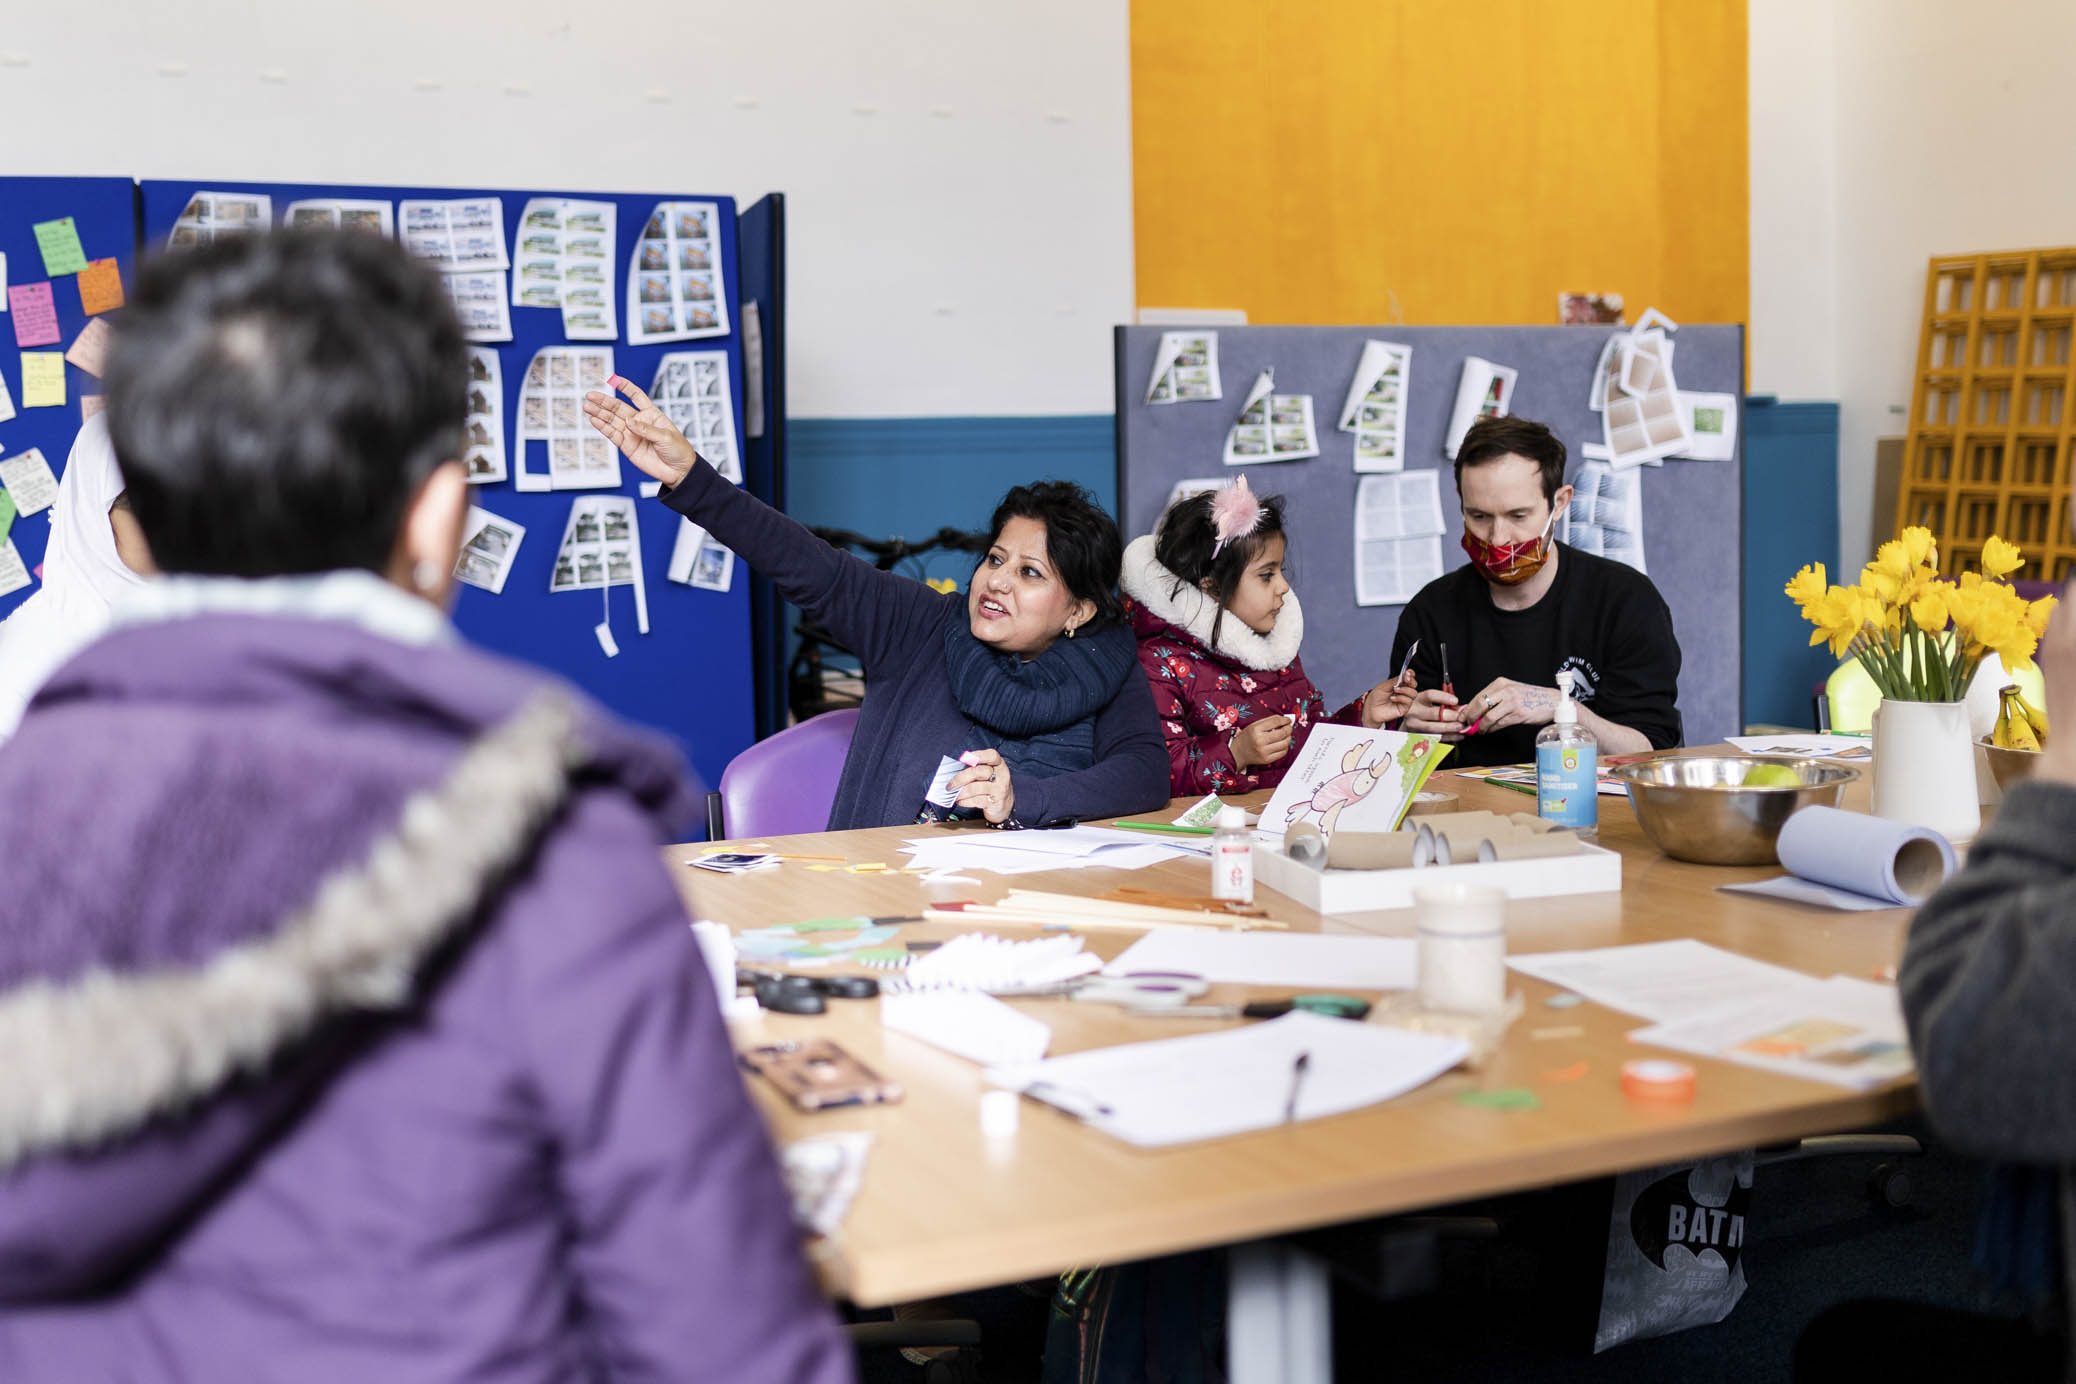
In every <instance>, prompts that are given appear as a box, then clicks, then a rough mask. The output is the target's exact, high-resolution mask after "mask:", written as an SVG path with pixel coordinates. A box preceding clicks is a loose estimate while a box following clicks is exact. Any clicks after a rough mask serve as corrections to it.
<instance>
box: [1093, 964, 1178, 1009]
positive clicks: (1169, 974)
mask: <svg viewBox="0 0 2076 1384" xmlns="http://www.w3.org/2000/svg"><path fill="white" fill-rule="evenodd" d="M1210 988H1211V982H1210V981H1208V980H1206V979H1204V978H1203V977H1202V976H1200V975H1196V974H1195V973H1193V972H1190V971H1128V972H1126V973H1125V974H1124V975H1121V976H1103V975H1097V976H1090V977H1089V978H1088V979H1087V980H1085V981H1083V982H1082V983H1081V984H1080V985H1078V986H1076V987H1075V989H1074V998H1075V999H1077V1000H1086V1001H1088V1002H1089V1003H1091V1004H1117V1005H1123V1006H1124V1007H1125V1008H1127V1009H1131V1010H1168V1009H1180V1008H1181V1007H1182V1006H1184V1005H1186V1004H1188V1003H1189V1002H1190V1001H1191V1000H1193V999H1195V998H1197V997H1198V996H1199V995H1201V994H1203V993H1204V992H1205V991H1206V990H1209V989H1210Z"/></svg>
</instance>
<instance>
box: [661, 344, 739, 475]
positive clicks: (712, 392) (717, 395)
mask: <svg viewBox="0 0 2076 1384" xmlns="http://www.w3.org/2000/svg"><path fill="white" fill-rule="evenodd" d="M649 397H650V398H651V399H652V400H654V401H655V403H656V406H657V407H658V408H660V409H662V410H663V412H664V415H665V416H666V417H668V418H669V419H670V421H671V422H673V423H675V424H677V426H678V431H679V432H682V433H683V434H684V435H685V439H686V440H687V441H688V442H690V443H691V444H692V446H693V449H694V450H696V451H697V452H698V453H699V454H700V455H701V456H703V457H705V458H706V459H707V462H708V463H709V464H710V465H711V466H712V467H713V468H714V469H715V470H716V471H719V472H720V473H721V475H722V477H723V479H726V480H729V481H732V482H734V483H735V484H737V485H741V484H742V459H741V451H742V449H741V447H740V446H739V445H738V444H737V442H736V440H735V391H734V389H733V387H732V385H731V383H730V380H729V377H728V353H727V352H726V351H672V352H670V353H669V354H667V355H665V356H664V357H663V359H662V360H660V361H658V362H656V378H655V379H654V380H653V381H651V382H650V385H649Z"/></svg>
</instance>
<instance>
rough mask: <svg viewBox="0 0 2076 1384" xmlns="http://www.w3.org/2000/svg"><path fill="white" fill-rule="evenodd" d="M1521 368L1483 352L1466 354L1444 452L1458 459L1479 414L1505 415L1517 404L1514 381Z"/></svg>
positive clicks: (1446, 456)
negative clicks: (1487, 357)
mask: <svg viewBox="0 0 2076 1384" xmlns="http://www.w3.org/2000/svg"><path fill="white" fill-rule="evenodd" d="M1519 375H1520V372H1519V371H1517V370H1515V369H1514V368H1513V367H1511V366H1507V365H1494V364H1493V363H1492V362H1491V361H1489V360H1486V359H1485V358H1483V357H1482V356H1465V357H1464V358H1463V373H1462V374H1460V375H1458V376H1457V377H1456V406H1455V407H1454V408H1453V409H1451V410H1450V411H1449V434H1448V436H1447V437H1445V438H1443V439H1442V456H1443V457H1444V458H1445V459H1446V460H1449V461H1454V460H1456V449H1457V448H1458V447H1461V446H1462V445H1463V435H1464V434H1465V433H1467V432H1469V431H1470V430H1471V424H1473V423H1475V422H1477V421H1478V420H1479V419H1480V418H1500V417H1504V416H1505V415H1506V414H1507V413H1508V412H1510V411H1511V410H1512V409H1513V406H1514V381H1515V380H1516V379H1517V378H1519Z"/></svg>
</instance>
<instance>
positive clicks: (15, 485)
mask: <svg viewBox="0 0 2076 1384" xmlns="http://www.w3.org/2000/svg"><path fill="white" fill-rule="evenodd" d="M0 486H5V487H7V493H8V494H9V495H12V496H13V497H14V512H15V513H16V514H18V515H24V514H38V513H41V512H42V511H43V510H46V509H49V508H50V507H51V504H52V503H53V502H54V501H55V500H56V499H57V498H58V478H57V477H56V476H55V475H53V474H52V473H51V469H50V463H49V462H47V461H45V460H44V459H43V453H42V451H40V450H39V449H37V448H35V447H31V448H29V450H28V451H26V452H23V453H22V454H21V455H20V456H12V457H9V458H7V459H6V460H5V461H0Z"/></svg>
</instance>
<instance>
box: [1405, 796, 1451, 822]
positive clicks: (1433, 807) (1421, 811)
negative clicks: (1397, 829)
mask: <svg viewBox="0 0 2076 1384" xmlns="http://www.w3.org/2000/svg"><path fill="white" fill-rule="evenodd" d="M1455 810H1456V795H1455V794H1454V793H1442V792H1437V791H1433V790H1423V791H1421V792H1418V793H1415V794H1414V795H1413V801H1412V802H1411V804H1409V805H1408V806H1407V808H1406V815H1407V816H1408V817H1426V816H1429V815H1431V814H1434V813H1438V812H1454V811H1455Z"/></svg>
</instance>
